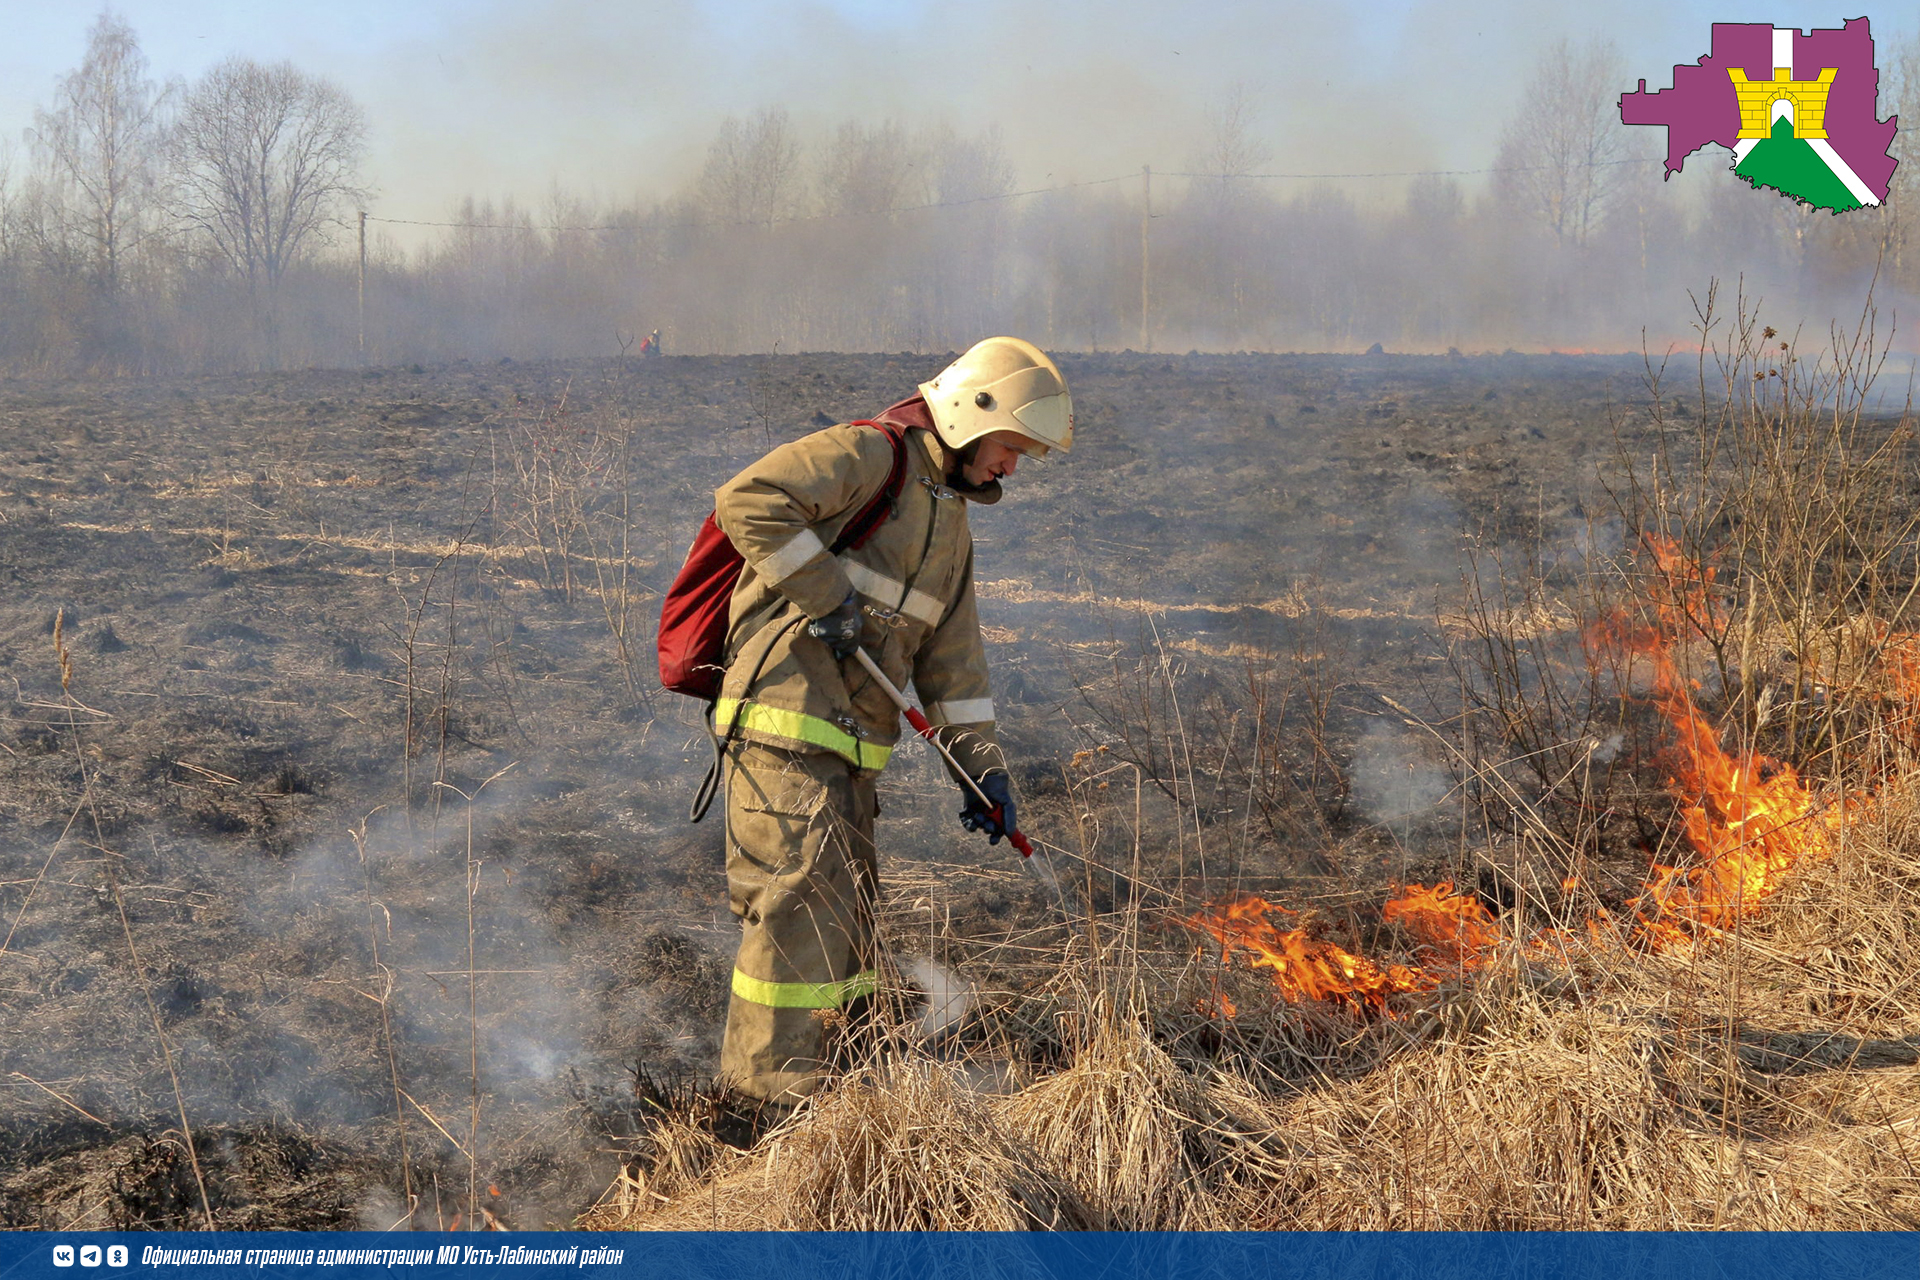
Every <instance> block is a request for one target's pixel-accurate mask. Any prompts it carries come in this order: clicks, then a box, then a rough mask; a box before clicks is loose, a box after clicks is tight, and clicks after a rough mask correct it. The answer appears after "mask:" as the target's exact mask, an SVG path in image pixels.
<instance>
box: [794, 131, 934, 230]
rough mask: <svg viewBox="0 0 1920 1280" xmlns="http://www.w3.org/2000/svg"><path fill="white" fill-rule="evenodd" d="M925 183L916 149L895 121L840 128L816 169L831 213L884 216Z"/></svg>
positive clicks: (824, 202)
mask: <svg viewBox="0 0 1920 1280" xmlns="http://www.w3.org/2000/svg"><path fill="white" fill-rule="evenodd" d="M927 185H928V184H927V182H926V166H925V164H924V163H923V161H922V156H921V152H920V149H919V148H917V147H915V146H913V145H912V144H911V143H909V142H908V140H907V131H906V130H905V129H903V128H901V127H900V126H899V125H898V124H895V123H894V122H893V121H888V122H887V123H885V124H882V125H877V126H873V127H868V126H866V125H863V124H859V123H856V122H854V121H848V122H847V123H846V124H843V125H841V126H840V128H839V130H838V131H837V132H836V133H835V134H834V136H833V143H832V145H831V146H829V147H828V148H827V152H826V155H825V157H824V158H823V160H822V163H821V166H820V203H821V207H822V208H823V209H824V210H825V211H826V212H827V213H828V214H830V215H837V214H855V213H885V212H887V211H889V210H892V209H897V208H899V207H900V206H901V205H903V204H906V203H908V193H909V192H910V191H912V190H913V188H914V187H915V186H919V187H920V188H921V189H922V190H923V191H924V190H926V188H927ZM929 194H930V193H929ZM921 199H923V200H924V197H921Z"/></svg>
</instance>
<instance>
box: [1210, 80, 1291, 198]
mask: <svg viewBox="0 0 1920 1280" xmlns="http://www.w3.org/2000/svg"><path fill="white" fill-rule="evenodd" d="M1259 128H1260V103H1259V100H1258V98H1257V97H1256V96H1255V94H1254V91H1253V89H1252V88H1251V87H1250V86H1248V84H1247V83H1246V82H1245V81H1244V80H1237V81H1235V82H1234V83H1233V84H1230V85H1228V86H1227V89H1226V92H1225V93H1223V94H1221V96H1220V100H1219V101H1218V102H1217V103H1215V104H1214V106H1213V108H1212V109H1211V110H1209V111H1208V112H1207V133H1206V142H1205V144H1204V146H1203V147H1202V148H1201V151H1200V154H1199V155H1198V156H1197V157H1196V158H1195V161H1194V167H1195V169H1197V170H1198V171H1199V172H1200V173H1202V174H1205V175H1206V176H1205V177H1203V178H1201V179H1199V182H1200V183H1201V191H1202V193H1203V194H1204V196H1205V198H1206V199H1207V200H1208V201H1209V202H1210V203H1213V204H1215V205H1217V206H1218V207H1221V208H1224V207H1226V206H1227V205H1229V204H1231V203H1233V202H1234V201H1235V200H1236V199H1237V198H1239V197H1240V196H1241V195H1242V194H1244V193H1245V192H1246V190H1247V183H1246V179H1247V178H1248V177H1250V176H1251V175H1253V174H1256V173H1258V172H1260V170H1261V169H1263V168H1265V167H1266V165H1267V163H1268V162H1269V161H1271V160H1272V159H1273V148H1271V147H1269V146H1267V144H1266V143H1264V142H1262V141H1261V140H1260V135H1259Z"/></svg>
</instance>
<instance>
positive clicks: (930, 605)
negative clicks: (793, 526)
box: [840, 557, 947, 627]
mask: <svg viewBox="0 0 1920 1280" xmlns="http://www.w3.org/2000/svg"><path fill="white" fill-rule="evenodd" d="M840 564H841V567H842V568H844V569H845V570H846V571H847V581H848V582H851V583H852V584H853V589H854V590H855V591H858V592H859V593H860V594H861V595H863V596H865V597H866V598H867V599H869V600H871V601H873V602H874V603H875V604H878V605H879V606H880V607H881V608H883V609H898V610H899V611H900V612H902V613H904V614H906V615H907V616H908V617H909V618H912V619H914V620H915V621H917V622H924V623H926V624H927V625H928V626H930V627H937V626H939V625H940V619H942V618H944V617H945V616H946V614H947V607H946V606H945V605H943V604H941V603H940V602H939V601H938V600H936V599H934V598H933V597H932V596H930V595H928V594H927V593H926V592H924V591H908V590H907V588H906V585H905V584H904V583H902V582H899V581H896V580H895V579H893V578H890V577H888V576H887V575H886V574H884V573H881V572H880V571H879V570H878V569H870V568H868V567H867V566H866V565H864V564H861V563H860V562H859V561H858V560H848V559H845V558H844V557H843V558H842V559H841V561H840ZM903 594H904V595H905V596H906V599H905V601H904V602H903V601H902V600H901V598H900V597H901V596H902V595H903Z"/></svg>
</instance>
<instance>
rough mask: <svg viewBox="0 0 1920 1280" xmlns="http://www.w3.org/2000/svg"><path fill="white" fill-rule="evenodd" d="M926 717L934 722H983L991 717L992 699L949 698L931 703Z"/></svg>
mask: <svg viewBox="0 0 1920 1280" xmlns="http://www.w3.org/2000/svg"><path fill="white" fill-rule="evenodd" d="M927 719H928V720H930V721H932V722H933V723H934V724H983V723H985V722H986V721H989V720H991V719H993V699H992V698H951V699H949V700H947V701H945V702H935V703H931V704H929V705H928V707H927Z"/></svg>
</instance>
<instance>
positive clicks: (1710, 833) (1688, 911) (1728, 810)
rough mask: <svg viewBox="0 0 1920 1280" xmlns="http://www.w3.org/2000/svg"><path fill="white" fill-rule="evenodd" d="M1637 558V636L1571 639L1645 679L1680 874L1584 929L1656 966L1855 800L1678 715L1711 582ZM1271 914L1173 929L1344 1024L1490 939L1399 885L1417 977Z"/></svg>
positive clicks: (1220, 914)
mask: <svg viewBox="0 0 1920 1280" xmlns="http://www.w3.org/2000/svg"><path fill="white" fill-rule="evenodd" d="M1642 547H1643V548H1644V550H1645V553H1646V555H1647V557H1648V558H1649V559H1650V560H1651V561H1652V564H1653V568H1654V571H1655V572H1654V577H1653V580H1652V582H1651V584H1650V585H1649V588H1648V591H1647V604H1648V605H1649V607H1650V611H1651V614H1652V619H1653V620H1652V622H1651V624H1642V623H1635V622H1634V621H1633V620H1632V619H1630V618H1628V617H1627V616H1626V615H1625V614H1618V615H1615V616H1614V617H1612V618H1609V619H1607V620H1605V621H1603V622H1601V623H1599V624H1596V625H1595V626H1593V627H1590V628H1589V629H1588V631H1587V635H1586V638H1587V641H1588V646H1589V652H1596V651H1611V652H1615V653H1620V654H1626V655H1632V656H1637V657H1640V658H1643V659H1646V660H1648V661H1649V662H1650V663H1651V665H1652V676H1653V678H1652V689H1651V696H1652V700H1653V703H1654V705H1655V707H1657V708H1658V709H1659V711H1660V712H1661V714H1662V715H1664V716H1665V717H1666V718H1667V721H1668V722H1669V723H1670V724H1672V726H1673V728H1674V731H1675V741H1674V743H1673V745H1672V746H1670V747H1669V748H1667V749H1666V750H1665V751H1664V752H1663V753H1662V756H1661V759H1662V760H1663V762H1664V763H1665V764H1666V767H1667V769H1668V771H1669V774H1670V776H1669V778H1668V787H1669V789H1670V790H1671V791H1672V793H1673V795H1674V796H1675V798H1676V799H1677V800H1679V802H1680V818H1681V830H1682V833H1683V834H1684V836H1685V837H1686V841H1687V843H1688V844H1689V845H1690V846H1691V847H1692V849H1693V852H1694V854H1695V855H1696V858H1695V860H1694V861H1693V862H1692V863H1691V864H1690V865H1687V866H1660V865H1656V866H1654V867H1653V869H1652V874H1651V876H1650V878H1649V879H1648V880H1647V881H1646V882H1645V884H1644V886H1643V887H1642V889H1641V891H1640V893H1639V894H1638V895H1637V896H1635V897H1634V898H1632V899H1630V900H1629V902H1628V907H1629V909H1630V910H1631V912H1632V922H1631V924H1629V925H1627V926H1626V927H1625V928H1623V927H1622V925H1621V922H1618V921H1615V920H1614V919H1613V917H1612V916H1611V915H1610V914H1609V913H1608V912H1607V911H1606V910H1605V909H1604V908H1599V907H1596V908H1594V910H1593V912H1592V914H1591V915H1590V916H1589V917H1588V918H1587V920H1586V921H1585V922H1584V923H1585V932H1586V934H1587V935H1588V937H1589V938H1590V939H1591V940H1592V941H1593V942H1594V943H1595V944H1599V945H1618V944H1619V943H1620V942H1621V941H1622V940H1623V939H1628V938H1630V939H1631V940H1633V941H1634V942H1636V943H1637V944H1639V945H1642V946H1645V947H1648V948H1650V949H1655V950H1658V949H1662V948H1666V947H1673V946H1679V945H1689V944H1691V943H1692V942H1693V941H1694V940H1695V939H1696V937H1697V936H1698V935H1699V933H1700V932H1701V931H1702V930H1708V931H1717V930H1725V929H1732V928H1734V927H1736V926H1737V925H1738V924H1739V923H1740V922H1741V921H1742V920H1743V919H1745V918H1746V916H1747V915H1748V914H1749V913H1750V912H1752V911H1753V910H1754V909H1756V908H1757V907H1758V906H1759V905H1760V904H1761V903H1763V902H1764V901H1765V900H1766V899H1767V898H1769V897H1770V896H1772V895H1773V893H1774V892H1775V891H1776V890H1778V889H1779V887H1780V884H1781V882H1782V880H1783V879H1784V878H1785V877H1786V875H1787V873H1788V872H1790V871H1792V870H1793V869H1794V868H1796V867H1800V866H1805V865H1807V864H1809V863H1811V862H1817V861H1819V860H1821V859H1824V858H1827V857H1830V856H1831V855H1832V854H1833V852H1834V850H1835V848H1836V847H1837V833H1838V831H1839V828H1840V826H1841V825H1842V823H1843V822H1844V821H1845V820H1846V819H1847V818H1848V817H1849V816H1850V815H1854V814H1857V813H1859V812H1860V811H1861V809H1862V806H1863V804H1864V803H1865V800H1864V798H1863V797H1861V796H1857V795H1856V796H1843V797H1838V798H1837V799H1830V800H1828V801H1825V802H1822V801H1821V800H1820V799H1819V798H1818V797H1816V796H1815V795H1814V793H1813V791H1812V790H1810V789H1809V788H1808V786H1807V785H1806V784H1805V783H1804V782H1803V781H1802V780H1801V778H1800V775H1799V773H1798V772H1797V771H1796V770H1795V769H1794V768H1793V766H1792V765H1790V764H1787V763H1786V762H1784V761H1781V760H1776V759H1773V758H1772V757H1770V756H1765V755H1762V754H1760V753H1758V752H1729V751H1728V750H1727V749H1726V748H1725V747H1724V746H1723V745H1722V744H1721V741H1720V735H1719V734H1718V733H1717V732H1716V731H1715V730H1714V727H1713V725H1712V724H1711V723H1710V722H1709V721H1708V720H1707V718H1706V716H1705V715H1703V714H1702V713H1701V711H1700V709H1699V707H1698V706H1696V705H1695V703H1694V701H1693V690H1694V689H1695V688H1697V687H1698V685H1697V683H1694V682H1689V681H1687V680H1686V679H1684V678H1683V677H1682V676H1681V674H1680V672H1679V668H1678V666H1677V664H1676V663H1675V661H1674V657H1673V647H1674V645H1675V644H1676V643H1678V642H1679V641H1680V640H1681V639H1682V638H1685V637H1687V636H1688V635H1690V634H1699V635H1705V634H1709V633H1711V632H1712V631H1713V629H1714V628H1717V627H1719V626H1721V625H1723V623H1724V615H1723V614H1722V612H1721V605H1720V603H1719V601H1718V599H1717V597H1716V595H1715V591H1714V587H1715V582H1714V576H1715V571H1714V569H1713V567H1712V566H1710V565H1708V566H1702V565H1700V564H1698V563H1697V562H1695V561H1693V560H1690V559H1688V558H1687V557H1685V556H1683V555H1682V554H1681V553H1680V549H1679V545H1678V544H1677V543H1676V542H1674V541H1673V540H1671V539H1667V538H1661V537H1656V536H1652V535H1648V536H1646V537H1644V538H1643V539H1642ZM1875 639H1876V641H1877V642H1878V644H1879V646H1880V650H1881V653H1882V655H1883V662H1884V665H1885V669H1886V671H1887V672H1888V674H1889V676H1890V677H1891V679H1892V681H1893V684H1894V693H1893V695H1892V697H1891V698H1890V699H1889V701H1890V702H1892V703H1894V704H1896V705H1895V706H1893V707H1890V708H1889V711H1888V714H1887V717H1886V718H1887V720H1888V724H1889V727H1890V728H1893V729H1895V730H1896V731H1900V730H1905V731H1906V734H1907V736H1908V737H1909V738H1920V726H1916V717H1920V636H1915V635H1909V634H1904V633H1891V632H1889V631H1888V630H1887V629H1886V628H1884V627H1882V628H1880V630H1879V631H1878V633H1877V634H1876V637H1875ZM1910 745H1913V744H1912V743H1910ZM1579 883H1580V881H1579V879H1578V877H1576V876H1571V875H1569V876H1567V877H1566V878H1565V879H1564V880H1563V881H1562V882H1561V888H1562V890H1563V891H1565V892H1567V893H1572V892H1573V891H1574V890H1575V889H1576V888H1577V887H1578V886H1579ZM1276 912H1277V913H1279V914H1282V915H1292V914H1294V913H1293V912H1291V911H1288V910H1287V909H1286V908H1285V907H1280V906H1276V905H1274V904H1273V903H1270V902H1268V901H1266V900H1265V899H1264V898H1254V897H1247V898H1240V899H1237V900H1234V901H1229V902H1225V903H1221V904H1217V905H1216V906H1214V907H1213V908H1211V909H1210V910H1208V911H1203V912H1199V913H1197V914H1195V915H1192V916H1186V917H1181V918H1180V923H1181V924H1184V925H1186V926H1187V927H1188V928H1191V929H1194V930H1197V931H1199V932H1203V933H1207V934H1210V935H1212V936H1213V937H1214V938H1215V939H1216V940H1217V941H1218V942H1219V943H1220V944H1221V947H1222V955H1221V958H1222V962H1223V963H1230V962H1231V960H1232V958H1233V955H1234V954H1235V952H1236V951H1238V952H1240V953H1242V954H1244V955H1246V956H1247V957H1248V958H1249V963H1250V964H1251V965H1252V967H1254V968H1267V969H1271V970H1272V971H1273V983H1274V987H1275V990H1276V991H1277V993H1278V995H1279V997H1280V998H1281V999H1282V1000H1285V1001H1287V1002H1289V1003H1300V1002H1304V1001H1329V1002H1336V1003H1339V1004H1342V1005H1344V1006H1345V1007H1347V1008H1348V1009H1349V1010H1351V1011H1353V1012H1356V1013H1364V1012H1370V1013H1376V1014H1384V1015H1386V1016H1389V1017H1391V1016H1392V1013H1391V1011H1390V1010H1389V1009H1388V1007H1387V999H1388V997H1389V996H1391V995H1394V994H1397V993H1404V992H1426V991H1432V990H1434V989H1435V988H1437V987H1438V986H1439V985H1440V983H1441V982H1442V981H1443V980H1444V975H1443V973H1442V971H1441V970H1442V969H1451V970H1453V971H1454V972H1455V973H1457V974H1464V973H1466V972H1469V971H1471V970H1474V969H1477V968H1480V967H1481V966H1483V965H1484V964H1485V963H1486V962H1487V960H1488V958H1489V957H1490V956H1491V954H1492V953H1493V952H1494V950H1495V949H1496V948H1498V947H1499V946H1500V944H1501V943H1502V942H1503V941H1504V938H1505V935H1504V933H1503V931H1502V929H1501V927H1500V923H1499V921H1498V920H1496V919H1495V918H1494V916H1493V914H1492V913H1491V912H1490V911H1489V910H1488V909H1487V907H1486V905H1485V904H1484V903H1482V902H1481V901H1480V900H1479V899H1478V898H1476V897H1473V896H1470V895H1462V894H1456V893H1455V892H1454V886H1453V885H1452V884H1451V883H1441V884H1437V885H1433V886H1431V887H1429V886H1426V885H1420V884H1410V885H1406V886H1404V887H1403V888H1402V889H1401V890H1400V892H1399V894H1398V896H1396V897H1394V898H1391V899H1390V900H1388V901H1387V902H1386V903H1385V904H1383V906H1382V907H1381V914H1382V916H1383V917H1385V918H1386V919H1387V920H1389V921H1392V922H1395V923H1398V924H1399V925H1400V926H1401V927H1402V928H1403V929H1405V930H1406V932H1407V933H1408V934H1410V935H1411V936H1412V937H1413V939H1414V941H1415V943H1416V944H1417V946H1418V948H1419V950H1420V952H1421V953H1422V959H1423V963H1422V965H1420V966H1417V967H1416V966H1408V965H1399V964H1387V965H1380V964H1376V963H1374V962H1373V961H1371V960H1368V959H1366V958H1365V957H1363V956H1357V955H1354V954H1352V953H1351V952H1348V951H1344V950H1342V949H1341V948H1339V947H1338V946H1336V945H1334V944H1333V943H1331V942H1327V941H1324V940H1318V939H1314V938H1311V937H1309V936H1308V934H1307V931H1306V930H1305V929H1304V928H1295V929H1287V930H1283V929H1281V928H1280V927H1279V926H1278V925H1276V924H1275V923H1274V922H1273V921H1272V920H1271V919H1270V918H1269V917H1270V915H1271V914H1273V913H1276ZM1576 936H1577V935H1576V934H1574V933H1573V932H1571V931H1569V930H1566V929H1557V928H1549V929H1542V930H1541V931H1539V932H1538V933H1537V934H1535V935H1534V936H1533V937H1532V938H1530V939H1528V940H1527V943H1528V945H1529V946H1531V947H1532V948H1533V949H1535V950H1539V951H1558V950H1561V949H1563V948H1564V946H1565V945H1566V944H1567V943H1568V942H1569V941H1571V940H1572V939H1573V938H1574V937H1576ZM1209 1009H1210V1011H1211V1010H1214V1009H1217V1010H1218V1011H1219V1012H1220V1013H1221V1014H1222V1015H1223V1016H1225V1017H1227V1018H1232V1017H1233V1016H1234V1012H1235V1010H1234V1006H1233V1003H1232V1001H1230V1000H1228V999H1227V998H1226V997H1225V996H1224V995H1220V994H1219V993H1217V992H1216V1001H1215V1002H1214V1003H1213V1004H1211V1005H1210V1006H1209Z"/></svg>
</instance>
